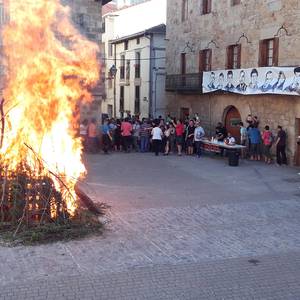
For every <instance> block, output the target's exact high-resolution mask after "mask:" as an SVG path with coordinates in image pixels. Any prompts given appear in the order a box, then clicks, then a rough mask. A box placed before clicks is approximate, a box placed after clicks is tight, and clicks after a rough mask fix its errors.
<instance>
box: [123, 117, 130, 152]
mask: <svg viewBox="0 0 300 300" xmlns="http://www.w3.org/2000/svg"><path fill="white" fill-rule="evenodd" d="M121 132H122V133H121V134H122V138H123V146H124V151H125V152H130V144H131V134H132V125H131V123H129V119H128V118H125V121H124V122H122V124H121Z"/></svg>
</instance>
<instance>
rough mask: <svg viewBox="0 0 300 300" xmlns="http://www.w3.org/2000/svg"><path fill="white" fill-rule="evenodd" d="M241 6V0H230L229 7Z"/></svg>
mask: <svg viewBox="0 0 300 300" xmlns="http://www.w3.org/2000/svg"><path fill="white" fill-rule="evenodd" d="M239 4H241V0H231V5H232V6H234V5H239Z"/></svg>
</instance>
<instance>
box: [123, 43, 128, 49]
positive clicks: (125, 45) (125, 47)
mask: <svg viewBox="0 0 300 300" xmlns="http://www.w3.org/2000/svg"><path fill="white" fill-rule="evenodd" d="M124 50H128V41H125V42H124Z"/></svg>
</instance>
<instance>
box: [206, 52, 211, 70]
mask: <svg viewBox="0 0 300 300" xmlns="http://www.w3.org/2000/svg"><path fill="white" fill-rule="evenodd" d="M207 51H208V62H209V63H208V65H209V66H208V70H207V71H211V63H212V49H209V50H207Z"/></svg>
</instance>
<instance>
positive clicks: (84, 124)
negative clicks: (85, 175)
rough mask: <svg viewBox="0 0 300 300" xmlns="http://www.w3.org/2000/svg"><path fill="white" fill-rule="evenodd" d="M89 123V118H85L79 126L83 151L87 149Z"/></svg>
mask: <svg viewBox="0 0 300 300" xmlns="http://www.w3.org/2000/svg"><path fill="white" fill-rule="evenodd" d="M88 124H89V122H88V120H87V119H85V120H83V122H82V123H81V124H80V126H79V134H80V137H81V141H82V146H83V151H86V150H87V140H88V138H87V135H88Z"/></svg>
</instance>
